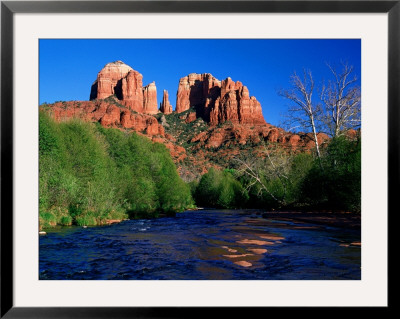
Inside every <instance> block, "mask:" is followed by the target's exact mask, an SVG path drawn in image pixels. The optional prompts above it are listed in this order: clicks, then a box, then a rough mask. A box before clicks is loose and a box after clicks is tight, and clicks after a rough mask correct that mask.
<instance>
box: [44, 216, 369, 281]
mask: <svg viewBox="0 0 400 319" xmlns="http://www.w3.org/2000/svg"><path fill="white" fill-rule="evenodd" d="M357 241H360V231H359V230H358V231H357V230H351V229H341V228H334V227H327V226H320V225H313V224H305V223H300V222H295V221H288V220H285V221H276V220H269V219H266V218H263V217H262V216H261V214H260V213H258V212H256V211H239V210H203V211H188V212H184V213H181V214H177V216H176V217H165V218H159V219H150V220H129V221H124V222H122V223H119V224H113V225H109V226H101V227H88V228H82V227H77V226H76V227H63V228H61V229H57V230H49V231H48V233H47V235H45V236H40V237H39V278H40V279H57V280H60V279H74V280H77V279H78V280H79V279H87V280H93V279H111V280H127V279H136V280H138V279H139V280H141V279H151V280H154V279H172V280H180V279H191V280H193V279H207V280H208V279H218V280H219V279H230V280H234V279H240V280H245V279H257V280H260V279H273V280H276V279H290V280H294V279H307V280H308V279H361V248H360V246H356V245H352V244H351V243H354V242H357Z"/></svg>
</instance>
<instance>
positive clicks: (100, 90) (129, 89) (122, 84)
mask: <svg viewBox="0 0 400 319" xmlns="http://www.w3.org/2000/svg"><path fill="white" fill-rule="evenodd" d="M112 95H115V97H116V98H117V99H118V100H119V103H120V104H122V105H125V106H126V107H128V108H129V109H130V110H132V111H136V112H139V113H147V114H155V113H157V111H158V109H157V88H156V85H155V83H154V82H153V83H150V84H149V85H147V86H145V87H143V76H142V74H140V73H139V72H138V71H135V70H133V69H132V68H131V67H130V66H129V65H126V64H125V63H124V62H122V61H115V62H111V63H108V64H106V66H105V67H104V68H103V69H102V70H101V71H100V72H99V73H98V74H97V79H96V81H95V82H94V83H93V85H92V88H91V91H90V100H95V99H105V98H108V97H109V96H112Z"/></svg>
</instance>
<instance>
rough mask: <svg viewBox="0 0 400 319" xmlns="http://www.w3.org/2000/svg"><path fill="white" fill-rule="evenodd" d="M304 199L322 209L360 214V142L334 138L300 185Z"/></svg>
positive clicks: (342, 137) (358, 140)
mask: <svg viewBox="0 0 400 319" xmlns="http://www.w3.org/2000/svg"><path fill="white" fill-rule="evenodd" d="M302 193H303V196H304V200H305V201H306V202H308V203H310V204H311V205H315V206H320V207H324V208H331V209H340V210H348V211H352V212H360V211H361V140H360V139H357V140H355V141H353V140H349V139H347V138H346V137H344V136H341V137H336V138H334V139H332V141H331V142H330V143H329V145H328V147H327V150H326V152H325V153H324V154H323V156H322V168H321V167H320V166H319V165H314V166H313V167H312V169H311V170H310V171H309V174H307V176H306V177H305V178H304V181H303V185H302Z"/></svg>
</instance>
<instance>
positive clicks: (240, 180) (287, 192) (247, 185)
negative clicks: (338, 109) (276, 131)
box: [192, 136, 361, 213]
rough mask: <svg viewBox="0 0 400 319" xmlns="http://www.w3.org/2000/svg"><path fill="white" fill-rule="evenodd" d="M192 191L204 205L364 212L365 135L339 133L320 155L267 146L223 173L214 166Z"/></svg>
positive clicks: (238, 161) (200, 203)
mask: <svg viewBox="0 0 400 319" xmlns="http://www.w3.org/2000/svg"><path fill="white" fill-rule="evenodd" d="M192 193H193V197H194V198H195V199H196V203H197V204H198V205H202V206H212V207H219V208H244V207H246V208H263V209H295V210H303V209H311V210H336V211H349V212H354V213H359V212H360V211H361V138H360V137H359V136H356V137H353V138H349V137H346V136H339V137H335V138H333V139H331V140H330V142H329V144H328V145H327V146H326V147H324V148H322V149H321V151H320V157H317V156H316V155H313V154H312V152H303V153H298V154H290V153H288V152H285V151H283V150H282V149H279V148H277V147H276V146H275V145H266V146H265V156H264V157H260V158H240V157H238V158H237V161H236V165H234V167H232V168H230V169H227V170H225V171H224V172H220V171H216V170H214V169H211V170H210V171H209V172H208V173H206V174H204V175H203V176H202V177H201V179H200V181H199V183H198V184H195V185H194V186H192Z"/></svg>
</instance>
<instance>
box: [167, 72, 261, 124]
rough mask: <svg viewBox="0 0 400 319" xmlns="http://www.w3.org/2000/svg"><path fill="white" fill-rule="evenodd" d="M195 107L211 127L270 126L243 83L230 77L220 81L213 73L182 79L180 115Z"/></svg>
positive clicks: (177, 109)
mask: <svg viewBox="0 0 400 319" xmlns="http://www.w3.org/2000/svg"><path fill="white" fill-rule="evenodd" d="M191 107H194V108H195V110H196V114H197V116H198V117H202V118H203V119H204V120H205V121H207V122H209V123H210V124H211V125H217V124H221V123H224V122H227V121H230V122H232V123H233V124H252V125H263V124H266V122H265V120H264V117H263V114H262V109H261V104H260V103H259V102H258V101H257V99H256V98H255V97H254V96H250V94H249V90H248V88H247V87H246V86H244V85H243V84H242V83H241V82H239V81H237V82H234V81H232V79H231V78H229V77H228V78H227V79H225V80H223V81H219V80H218V79H216V78H215V77H213V76H212V75H211V74H210V73H204V74H197V73H191V74H189V75H188V76H185V77H183V78H181V79H180V80H179V85H178V92H177V95H176V110H175V111H176V112H177V113H181V112H184V111H186V110H188V109H189V108H191Z"/></svg>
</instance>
